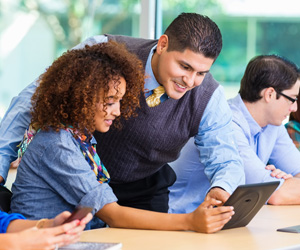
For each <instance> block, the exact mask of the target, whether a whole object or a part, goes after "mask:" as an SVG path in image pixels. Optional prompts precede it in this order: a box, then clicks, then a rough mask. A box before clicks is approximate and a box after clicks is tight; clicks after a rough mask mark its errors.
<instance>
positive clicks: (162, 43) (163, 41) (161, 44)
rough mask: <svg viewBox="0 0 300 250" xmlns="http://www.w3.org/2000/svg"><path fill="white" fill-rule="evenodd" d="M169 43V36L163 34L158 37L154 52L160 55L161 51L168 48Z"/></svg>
mask: <svg viewBox="0 0 300 250" xmlns="http://www.w3.org/2000/svg"><path fill="white" fill-rule="evenodd" d="M168 45H169V38H168V36H167V35H165V34H163V35H161V37H160V38H159V39H158V42H157V47H156V52H157V53H158V54H159V55H160V54H161V53H162V52H163V51H166V50H167V49H168Z"/></svg>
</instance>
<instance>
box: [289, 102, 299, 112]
mask: <svg viewBox="0 0 300 250" xmlns="http://www.w3.org/2000/svg"><path fill="white" fill-rule="evenodd" d="M297 109H298V104H297V102H294V103H293V104H292V106H291V109H290V110H291V112H296V111H297Z"/></svg>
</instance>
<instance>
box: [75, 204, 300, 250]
mask: <svg viewBox="0 0 300 250" xmlns="http://www.w3.org/2000/svg"><path fill="white" fill-rule="evenodd" d="M298 224H300V205H292V206H271V205H265V206H263V207H262V209H261V210H260V211H259V212H258V214H257V215H256V216H255V217H254V218H253V220H252V221H251V222H250V223H249V224H248V225H247V226H246V227H242V228H234V229H227V230H221V231H220V232H217V233H214V234H201V233H195V232H174V231H156V230H135V229H118V228H102V229H96V230H90V231H85V232H83V234H82V236H81V241H93V242H122V243H123V248H122V249H123V250H135V249H139V250H141V249H142V250H150V249H151V250H155V249H160V250H161V249H172V250H176V249H180V250H182V249H183V250H186V249H209V250H214V249H218V250H219V249H221V250H227V249H228V250H234V249H242V250H247V249H249V250H250V249H251V250H259V249H263V250H266V249H284V248H289V246H293V245H298V247H299V248H298V249H300V234H295V233H284V232H277V231H276V229H277V228H281V227H288V226H295V225H298ZM293 249H296V248H293Z"/></svg>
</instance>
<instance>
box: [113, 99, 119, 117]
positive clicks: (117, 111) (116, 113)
mask: <svg viewBox="0 0 300 250" xmlns="http://www.w3.org/2000/svg"><path fill="white" fill-rule="evenodd" d="M120 106H121V105H120V102H118V103H116V105H114V108H113V110H112V111H111V114H112V115H114V116H116V117H117V116H120V115H121V110H120Z"/></svg>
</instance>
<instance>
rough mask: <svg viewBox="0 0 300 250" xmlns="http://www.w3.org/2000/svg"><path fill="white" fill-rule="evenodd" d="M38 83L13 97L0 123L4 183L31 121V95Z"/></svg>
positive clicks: (1, 166) (1, 173) (1, 172)
mask: <svg viewBox="0 0 300 250" xmlns="http://www.w3.org/2000/svg"><path fill="white" fill-rule="evenodd" d="M36 84H37V82H36V81H35V82H33V83H31V84H30V85H29V86H27V87H26V88H25V89H24V90H23V91H22V92H21V93H20V94H19V95H18V96H16V97H14V98H13V99H12V101H11V104H10V106H9V108H8V110H7V112H6V114H5V115H4V117H3V120H2V121H1V124H0V176H2V177H3V179H4V183H5V180H6V178H7V174H8V170H9V166H10V163H11V162H12V161H14V160H15V159H16V158H17V151H18V148H17V145H18V144H19V143H20V142H21V140H22V138H23V135H24V132H25V130H26V129H27V127H28V125H29V123H30V119H31V115H30V108H31V96H32V95H33V93H34V91H35V89H36Z"/></svg>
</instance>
